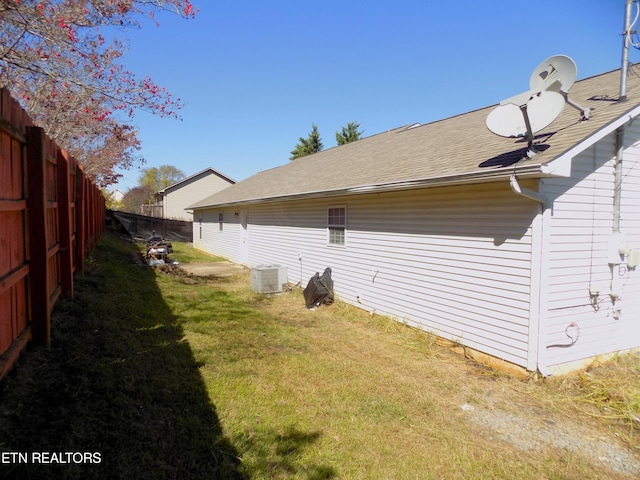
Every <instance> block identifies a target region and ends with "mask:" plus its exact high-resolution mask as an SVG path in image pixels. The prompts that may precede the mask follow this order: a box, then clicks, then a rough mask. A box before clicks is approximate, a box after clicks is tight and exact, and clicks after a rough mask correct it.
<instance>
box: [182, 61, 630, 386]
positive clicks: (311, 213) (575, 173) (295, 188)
mask: <svg viewBox="0 0 640 480" xmlns="http://www.w3.org/2000/svg"><path fill="white" fill-rule="evenodd" d="M619 84H620V73H619V71H614V72H609V73H606V74H602V75H599V76H595V77H591V78H588V79H585V80H582V81H579V82H576V83H575V85H573V87H572V89H571V91H570V98H571V99H572V100H573V101H575V102H577V103H579V104H581V105H582V106H585V107H589V108H591V109H592V111H591V116H590V119H589V120H586V121H581V114H580V112H579V111H578V110H577V109H574V108H572V107H570V106H568V105H567V106H565V108H564V110H563V111H562V113H561V114H560V116H558V118H557V119H556V120H555V121H554V122H553V123H551V124H550V125H549V126H548V127H547V128H546V129H544V130H543V131H542V132H540V133H539V134H538V135H537V136H536V141H537V142H539V144H540V146H539V150H541V151H540V152H539V153H537V154H535V155H534V156H533V157H532V158H528V157H527V156H525V155H524V153H525V150H526V142H524V143H523V141H522V140H521V139H515V138H503V137H498V136H496V135H493V134H492V133H491V132H490V131H489V130H488V129H487V128H486V126H485V119H486V118H487V115H488V114H489V113H490V112H491V111H492V110H493V108H494V107H488V108H484V109H480V110H476V111H472V112H469V113H466V114H463V115H458V116H455V117H451V118H447V119H444V120H441V121H437V122H433V123H430V124H427V125H412V126H409V127H404V128H398V129H395V130H391V131H388V132H385V133H381V134H379V135H374V136H371V137H368V138H365V139H362V140H360V141H357V142H354V143H349V144H347V145H344V146H341V147H335V148H332V149H329V150H325V151H322V152H319V153H316V154H313V155H310V156H308V157H304V158H300V159H297V160H295V161H291V162H289V163H287V164H286V165H283V166H281V167H278V168H274V169H272V170H268V171H263V172H260V173H258V174H256V175H254V176H252V177H250V178H248V179H246V180H244V181H242V182H239V183H237V184H235V185H233V186H232V187H230V188H227V189H226V190H224V191H221V192H219V193H217V194H214V195H212V196H210V197H208V198H206V199H204V200H202V201H200V202H198V203H196V204H195V205H193V206H192V207H191V208H193V210H194V221H195V223H194V229H193V230H194V239H193V242H194V246H195V247H196V248H200V249H202V250H205V251H207V252H210V253H212V254H216V255H222V256H224V257H226V258H228V259H230V260H232V261H234V262H238V263H242V264H246V265H250V266H255V265H258V264H280V265H284V266H286V267H287V269H288V279H289V282H291V283H294V284H296V283H298V282H300V283H301V286H302V287H304V286H305V285H306V283H307V281H308V279H309V278H310V277H311V276H312V275H313V274H314V273H315V272H322V271H323V270H324V269H325V267H331V268H332V271H333V275H332V277H333V280H334V282H335V293H336V296H337V297H338V298H340V299H341V300H343V301H345V302H348V303H350V304H353V305H356V306H358V307H361V308H363V309H367V310H368V311H370V312H371V313H377V314H381V315H387V316H390V317H392V318H395V319H397V320H398V321H401V322H405V323H407V324H408V325H411V326H414V327H418V328H421V329H423V330H425V331H428V332H432V333H434V334H436V335H438V336H440V337H443V338H446V339H449V340H452V341H455V342H459V343H460V344H462V345H464V346H465V348H469V349H473V350H474V351H479V352H483V353H484V354H488V355H490V356H491V357H492V358H498V359H502V360H503V361H506V362H509V363H510V364H512V365H517V366H519V367H523V368H524V369H527V370H529V371H536V370H537V371H540V372H541V373H543V374H545V375H547V374H549V373H551V372H553V373H555V372H561V371H566V370H568V369H572V368H575V367H577V366H579V365H580V364H581V363H584V362H585V361H587V360H588V359H590V358H593V357H594V356H596V355H600V354H609V353H612V352H617V351H622V350H626V349H631V348H634V347H640V271H639V270H640V267H636V266H635V264H636V263H637V262H638V261H639V258H638V257H639V256H640V121H639V120H638V118H637V117H638V115H639V114H640V66H632V67H630V74H629V76H628V79H627V100H626V101H617V98H618V94H619V93H618V92H619ZM505 96H506V95H505ZM617 193H618V194H619V195H617ZM616 211H618V212H619V215H618V214H617V213H616ZM621 252H622V253H621ZM301 302H302V299H301Z"/></svg>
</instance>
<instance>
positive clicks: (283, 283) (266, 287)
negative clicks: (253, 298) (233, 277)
mask: <svg viewBox="0 0 640 480" xmlns="http://www.w3.org/2000/svg"><path fill="white" fill-rule="evenodd" d="M286 287H287V267H283V266H282V265H257V266H255V267H253V268H251V290H253V291H254V292H258V293H276V292H282V291H283V290H284V289H285V288H286Z"/></svg>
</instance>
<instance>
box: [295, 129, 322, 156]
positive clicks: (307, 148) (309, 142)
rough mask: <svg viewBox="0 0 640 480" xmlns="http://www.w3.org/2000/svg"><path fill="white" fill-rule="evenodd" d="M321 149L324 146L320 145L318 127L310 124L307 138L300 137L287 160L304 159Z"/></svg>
mask: <svg viewBox="0 0 640 480" xmlns="http://www.w3.org/2000/svg"><path fill="white" fill-rule="evenodd" d="M323 147H324V145H322V140H321V139H320V134H319V133H318V127H317V125H316V124H315V123H312V124H311V132H309V136H308V137H307V138H302V137H300V139H299V142H298V144H297V145H296V147H295V148H294V149H293V150H292V151H291V157H289V160H295V159H296V158H300V157H305V156H307V155H311V154H312V153H316V152H319V151H320V150H322V149H323Z"/></svg>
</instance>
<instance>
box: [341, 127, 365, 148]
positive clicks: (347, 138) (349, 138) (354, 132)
mask: <svg viewBox="0 0 640 480" xmlns="http://www.w3.org/2000/svg"><path fill="white" fill-rule="evenodd" d="M359 126H360V124H359V123H358V122H349V123H347V126H346V127H342V132H336V143H337V144H338V146H340V145H344V144H345V143H351V142H355V141H356V140H360V138H361V137H362V134H363V133H364V131H360V132H359V131H358V127H359Z"/></svg>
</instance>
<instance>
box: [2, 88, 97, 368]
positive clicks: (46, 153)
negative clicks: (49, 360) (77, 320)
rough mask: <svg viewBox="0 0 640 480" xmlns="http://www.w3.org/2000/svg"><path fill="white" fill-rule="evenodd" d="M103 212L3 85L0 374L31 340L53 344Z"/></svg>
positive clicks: (88, 186)
mask: <svg viewBox="0 0 640 480" xmlns="http://www.w3.org/2000/svg"><path fill="white" fill-rule="evenodd" d="M27 192H28V194H27ZM104 215H105V205H104V198H103V196H102V193H101V192H100V190H99V189H98V187H97V186H96V185H95V184H94V183H93V182H92V181H91V180H89V179H88V178H87V177H86V175H85V174H84V172H83V171H82V170H81V169H80V168H79V167H78V165H77V163H76V161H75V159H73V158H72V157H70V156H68V155H67V154H66V153H65V152H63V151H62V150H60V148H59V147H58V146H57V145H56V144H55V142H53V140H51V139H49V138H48V137H46V136H45V135H44V131H43V130H42V129H41V128H39V127H35V126H33V123H32V122H31V119H30V118H29V117H28V116H27V114H26V113H25V112H24V110H22V109H21V108H20V106H19V104H18V103H17V102H16V101H15V100H14V99H12V98H11V96H10V95H9V93H8V92H7V90H5V89H0V249H1V251H2V252H3V254H2V255H0V379H1V378H2V377H4V375H6V373H7V372H8V371H9V370H10V368H11V367H12V366H13V364H14V363H15V362H16V361H17V359H18V357H19V356H20V354H21V352H22V351H23V350H24V348H25V347H26V345H27V343H28V342H29V341H30V340H33V342H34V343H37V344H39V345H43V346H48V345H49V344H50V341H51V312H52V310H53V308H54V305H55V303H56V301H57V300H58V298H59V296H60V295H65V296H70V297H71V296H73V273H74V272H75V271H82V265H83V263H84V258H85V256H86V254H87V253H88V250H89V249H90V248H93V246H94V245H95V243H96V241H97V239H98V237H99V236H100V235H101V234H102V233H103V232H104ZM5 252H6V254H5Z"/></svg>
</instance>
